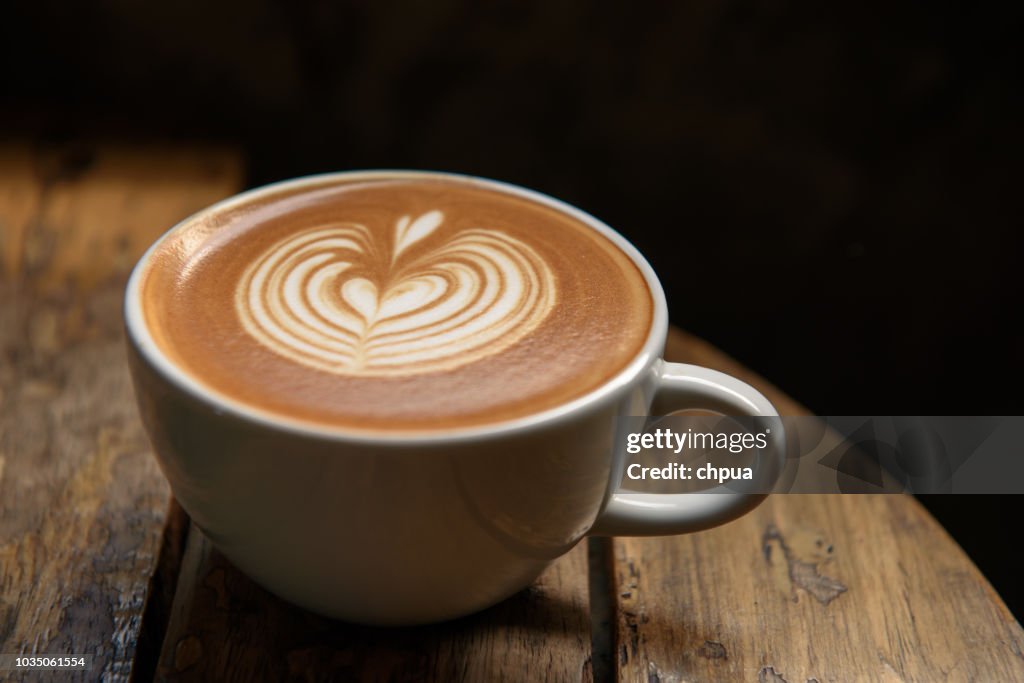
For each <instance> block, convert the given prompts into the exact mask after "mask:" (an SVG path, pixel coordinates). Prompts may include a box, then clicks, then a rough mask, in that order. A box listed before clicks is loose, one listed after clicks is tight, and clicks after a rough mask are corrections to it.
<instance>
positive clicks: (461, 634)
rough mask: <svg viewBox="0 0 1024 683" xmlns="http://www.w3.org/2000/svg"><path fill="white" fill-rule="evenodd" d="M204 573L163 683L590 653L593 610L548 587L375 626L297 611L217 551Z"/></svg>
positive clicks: (179, 613) (464, 666) (410, 672)
mask: <svg viewBox="0 0 1024 683" xmlns="http://www.w3.org/2000/svg"><path fill="white" fill-rule="evenodd" d="M199 576H201V577H202V578H201V579H199V580H198V581H197V582H196V585H195V586H194V589H193V592H192V594H191V596H190V599H188V600H187V601H186V602H187V604H186V605H184V606H181V605H176V606H175V613H174V615H173V616H172V623H171V624H170V627H169V630H168V640H167V641H165V642H164V645H163V651H162V653H161V656H160V661H159V663H158V666H157V678H158V679H161V680H164V679H172V680H212V679H216V680H236V679H237V680H306V679H309V680H313V679H318V678H322V677H324V676H329V677H331V678H334V679H337V680H399V681H401V680H420V679H422V678H424V677H426V678H429V679H431V680H465V679H467V677H468V676H471V675H472V674H471V672H472V671H474V670H479V671H480V672H481V673H483V672H485V671H486V672H494V671H500V670H502V669H506V666H505V665H507V667H508V669H507V670H511V671H515V670H517V669H520V670H521V669H522V667H523V666H525V664H524V663H523V662H507V663H503V662H500V661H499V662H495V661H491V658H492V657H494V656H495V653H496V652H501V653H509V652H515V653H517V656H518V655H521V656H522V657H524V658H533V661H538V658H539V661H544V660H546V654H547V653H550V652H551V651H552V647H553V645H554V643H553V642H552V641H553V639H556V638H558V639H568V640H572V641H573V642H572V643H571V645H572V648H573V649H574V650H576V651H579V652H587V651H589V641H590V633H589V615H588V611H587V605H586V604H585V603H579V602H575V601H572V600H567V599H566V598H565V597H564V596H558V595H555V594H554V593H553V591H551V592H549V591H545V589H544V586H543V584H539V585H534V586H531V587H530V588H527V589H526V590H523V591H521V592H519V593H517V594H516V595H514V596H512V597H511V598H509V599H507V600H505V601H504V602H502V603H499V604H498V605H495V606H494V607H491V608H489V609H487V610H484V611H482V612H479V613H477V614H473V615H470V616H467V617H463V618H460V619H456V620H453V621H449V622H445V623H441V624H431V625H426V626H418V627H370V626H360V625H355V624H349V623H345V622H341V621H336V620H332V619H329V618H327V617H322V616H319V615H316V614H313V613H311V612H308V611H306V610H303V609H301V608H299V607H296V606H294V605H291V604H290V603H287V602H285V601H284V600H282V599H280V598H278V597H276V596H275V595H273V594H271V593H270V592H268V591H266V590H265V589H263V588H261V587H260V586H258V585H257V584H256V583H254V582H253V581H252V580H251V579H249V578H248V577H247V576H245V575H244V574H243V573H242V572H241V571H240V570H238V569H236V568H235V567H234V566H233V565H232V564H231V563H230V562H229V561H228V560H227V559H226V558H225V557H224V556H223V555H221V554H220V553H219V552H217V551H216V550H212V549H210V550H209V555H208V557H207V558H206V560H205V562H204V563H203V567H202V569H201V571H200V572H199ZM180 591H181V585H180V584H179V592H180ZM180 597H181V596H180V595H179V598H180ZM553 624H557V625H559V628H552V625H553ZM489 640H512V641H516V642H517V645H518V647H515V648H509V647H502V648H495V649H493V650H492V649H491V648H489V647H487V642H488V641H489ZM505 656H508V655H505ZM524 675H525V674H524ZM310 677H312V678H310ZM524 680H525V679H524Z"/></svg>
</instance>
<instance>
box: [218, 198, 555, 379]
mask: <svg viewBox="0 0 1024 683" xmlns="http://www.w3.org/2000/svg"><path fill="white" fill-rule="evenodd" d="M443 222H444V214H443V213H442V212H441V211H439V210H432V211H428V212H426V213H423V214H422V215H420V216H418V217H415V218H413V217H412V216H403V217H402V218H401V219H399V220H398V221H397V223H396V224H395V226H394V233H393V239H392V240H391V243H390V244H382V243H381V241H382V240H380V239H376V238H377V237H378V236H380V235H381V234H382V233H381V232H380V231H373V230H371V229H369V228H368V227H367V226H365V225H362V224H358V223H335V224H330V225H324V226H318V227H315V228H311V229H308V230H304V231H301V232H297V233H295V234H292V235H289V236H288V237H286V238H284V239H281V240H280V241H278V242H276V243H274V244H273V245H271V246H270V247H269V248H268V249H266V251H265V252H264V253H263V254H262V255H260V257H259V258H257V259H256V260H254V262H253V263H252V264H251V265H250V266H249V267H248V268H247V269H246V270H245V272H244V273H243V275H242V277H241V279H240V280H239V282H238V286H237V289H236V291H235V311H236V313H237V315H238V317H239V319H240V320H241V321H242V324H243V326H244V328H245V330H246V332H247V333H248V334H249V335H251V336H252V337H253V338H254V339H256V340H257V341H258V342H259V343H260V344H261V345H262V346H263V347H265V348H266V349H268V350H270V351H272V352H274V353H275V354H278V355H279V356H283V357H286V358H288V359H290V360H293V361H295V362H297V363H302V364H304V365H306V366H309V367H312V368H316V369H318V370H323V371H326V372H331V373H335V374H339V375H349V376H367V377H374V376H389V375H402V376H407V375H410V374H417V373H426V372H432V371H438V370H451V369H453V368H457V367H459V366H462V365H467V364H469V363H472V362H475V361H478V360H480V359H482V358H484V357H486V356H489V355H492V354H496V353H500V352H501V351H502V350H504V349H505V348H508V347H509V346H511V345H513V344H515V343H516V342H518V341H519V340H521V339H522V338H523V337H525V336H526V335H528V334H530V333H531V332H532V331H533V330H534V329H536V328H537V326H538V325H540V324H541V323H542V322H543V321H544V320H545V319H546V318H547V317H548V315H549V314H550V312H551V310H552V308H553V307H554V306H555V303H556V301H557V296H558V292H557V283H556V279H555V277H554V275H553V273H552V271H551V268H550V267H549V266H548V264H547V263H545V261H544V259H543V258H541V257H540V255H538V254H537V252H536V251H535V250H534V249H532V248H531V247H530V246H528V245H527V244H526V243H524V242H523V241H521V240H518V239H516V238H514V237H512V236H511V235H508V234H506V233H504V232H501V231H498V230H491V229H487V228H471V229H465V230H461V231H459V232H458V233H456V234H455V235H454V236H450V237H448V238H447V239H439V238H437V237H436V236H435V233H436V231H437V229H438V228H439V227H440V226H441V225H442V223H443ZM432 238H434V239H432Z"/></svg>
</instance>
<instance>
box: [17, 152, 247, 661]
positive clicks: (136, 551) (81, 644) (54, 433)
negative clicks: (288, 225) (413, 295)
mask: <svg viewBox="0 0 1024 683" xmlns="http://www.w3.org/2000/svg"><path fill="white" fill-rule="evenodd" d="M240 183H241V164H240V163H239V161H238V158H237V156H236V155H234V154H231V153H227V152H224V151H218V150H207V151H198V152H197V151H181V150H175V149H172V148H155V147H154V148H149V149H142V150H140V149H126V148H117V147H107V148H104V149H103V150H102V151H99V152H98V151H97V150H95V149H94V148H91V147H75V148H71V147H62V148H60V149H55V148H53V149H44V148H39V147H31V146H28V145H22V146H13V145H9V146H3V147H0V269H2V274H0V351H2V356H0V652H2V653H45V654H70V653H78V654H90V655H92V656H93V662H94V663H93V668H92V669H91V670H90V671H88V672H84V673H83V672H78V673H77V674H71V675H68V674H66V673H62V674H59V675H58V674H49V675H45V674H44V675H42V676H40V674H39V673H37V672H32V673H26V672H22V673H21V674H9V673H8V672H0V679H3V678H4V677H5V675H11V676H12V677H14V678H15V679H17V678H18V677H21V678H24V679H25V680H37V679H38V678H52V679H53V680H68V679H69V678H70V679H79V680H89V681H93V680H101V679H102V680H105V681H123V680H127V679H128V676H129V672H130V669H131V666H132V662H133V659H134V658H135V654H136V642H137V639H138V635H139V630H140V625H141V620H142V616H143V607H144V603H145V599H146V595H147V592H148V591H149V589H148V585H149V583H150V580H151V577H153V576H154V569H155V567H156V564H157V552H158V548H159V546H160V543H161V538H162V534H163V530H164V521H165V514H166V510H167V508H168V487H167V485H166V483H165V481H164V479H163V476H162V475H161V474H160V472H159V470H158V469H157V467H156V463H155V461H154V460H153V458H152V456H151V455H150V452H149V444H148V443H147V441H146V438H145V436H144V434H143V432H142V428H141V425H140V424H139V420H138V417H137V415H136V411H135V406H134V401H133V399H132V394H131V388H130V386H129V379H128V373H127V369H126V366H125V358H124V347H123V344H122V340H121V300H122V291H123V287H124V282H125V279H126V276H127V273H128V270H129V269H130V267H131V265H132V264H133V263H134V261H135V260H136V259H137V258H138V256H139V255H140V254H141V253H142V251H143V249H144V248H145V247H146V246H148V244H149V243H150V242H151V241H152V240H153V239H154V238H155V237H156V236H157V235H159V234H160V233H161V232H162V231H163V230H165V229H167V228H168V227H170V226H171V225H172V224H174V223H175V222H176V221H177V220H179V219H180V218H182V217H183V216H185V215H187V214H189V213H191V212H193V211H195V210H197V209H199V208H201V207H203V206H205V205H207V204H209V203H210V202H212V201H215V200H217V199H220V198H222V197H224V196H225V195H228V194H231V193H232V192H233V191H234V190H236V189H237V188H238V187H239V185H240ZM154 588H155V589H159V586H154ZM153 592H154V594H155V593H156V592H157V590H154V591H153ZM153 604H154V606H156V603H155V602H154V603H153Z"/></svg>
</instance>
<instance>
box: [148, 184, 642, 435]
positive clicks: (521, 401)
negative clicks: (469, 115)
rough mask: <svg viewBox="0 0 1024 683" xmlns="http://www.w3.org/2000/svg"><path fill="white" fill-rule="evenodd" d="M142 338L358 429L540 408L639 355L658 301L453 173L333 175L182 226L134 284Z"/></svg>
mask: <svg viewBox="0 0 1024 683" xmlns="http://www.w3.org/2000/svg"><path fill="white" fill-rule="evenodd" d="M142 275H143V279H142V285H141V297H142V304H143V310H144V312H145V322H146V325H147V327H148V329H149V331H150V333H151V335H152V336H153V339H154V340H155V341H156V343H157V345H158V346H159V347H160V350H161V351H162V352H163V354H164V355H165V356H167V357H168V358H169V359H170V360H171V362H172V363H174V364H175V365H176V366H177V367H179V368H180V369H181V370H182V371H184V372H185V373H187V374H189V375H190V376H192V377H193V378H194V379H195V380H197V381H198V382H199V383H200V384H202V385H205V386H206V387H207V388H209V389H210V390H212V391H214V392H216V393H219V394H221V395H223V396H225V397H227V398H229V399H231V400H233V401H235V402H238V403H241V404H245V405H248V406H250V407H252V408H254V409H257V410H259V411H264V412H268V413H271V414H277V415H281V416H284V417H287V418H290V419H294V420H299V421H303V422H309V423H314V424H320V425H327V426H333V427H341V428H348V429H353V430H360V431H373V432H380V431H424V430H426V431H429V430H435V429H442V430H443V429H451V428H459V427H470V426H481V425H487V424H494V423H499V422H502V421H506V420H510V419H514V418H518V417H523V416H526V415H529V414H532V413H537V412H541V411H544V410H547V409H550V408H553V407H555V406H558V405H560V404H563V403H565V402H567V401H570V400H572V399H574V398H577V397H579V396H582V395H584V394H586V393H588V392H590V391H592V390H594V389H596V388H597V387H599V386H601V385H602V384H603V383H605V382H607V381H608V380H609V379H611V378H612V377H613V376H614V375H615V374H616V373H618V372H619V371H621V370H622V369H623V368H625V367H626V365H628V364H629V362H630V361H631V360H633V359H634V358H635V357H636V356H637V354H638V353H639V352H640V349H641V347H642V346H643V344H644V342H645V340H646V339H647V336H648V333H649V331H650V327H651V319H652V308H653V304H652V299H651V294H650V292H649V289H648V286H647V284H646V281H645V279H644V277H643V275H642V274H641V272H640V271H639V270H638V268H637V266H636V265H635V264H634V263H633V261H632V260H631V259H630V258H629V257H628V256H626V255H625V254H624V253H622V251H620V250H619V248H618V247H616V246H615V245H614V244H613V243H612V242H611V241H610V240H609V239H608V238H606V237H605V236H603V235H602V234H600V233H599V232H598V231H596V230H595V229H594V228H592V227H590V226H589V225H587V224H586V223H584V222H583V221H582V220H580V219H578V218H576V217H574V216H571V215H569V214H568V213H565V212H562V211H559V210H557V209H556V208H554V207H551V206H548V205H546V204H544V203H541V202H538V201H533V200H531V199H529V198H526V197H523V196H519V195H518V194H515V193H513V192H507V191H504V190H502V189H500V188H496V187H494V186H491V185H487V184H482V183H478V182H474V181H472V180H468V179H459V178H455V177H448V176H431V175H426V176H421V177H416V176H403V175H401V174H396V175H395V176H393V177H388V176H381V175H372V176H349V177H348V178H346V177H345V176H339V177H334V178H331V177H325V178H324V179H321V180H316V181H311V182H306V183H303V184H301V185H284V186H280V187H278V188H272V189H270V190H266V191H264V192H262V193H259V194H258V195H256V196H255V197H253V198H251V199H249V200H245V201H242V202H240V203H237V202H236V203H234V204H230V205H228V206H227V207H225V208H222V209H218V210H214V211H208V212H205V213H202V214H199V215H198V216H196V217H194V218H193V219H190V220H189V221H186V222H185V223H184V224H182V225H181V226H179V227H178V228H176V229H175V230H174V231H172V232H171V233H170V234H168V235H167V236H166V237H165V238H164V239H163V240H162V241H161V242H160V243H159V244H158V245H157V247H156V248H155V252H154V253H153V255H152V256H151V258H150V260H149V262H148V265H147V269H146V271H145V272H144V273H143V274H142Z"/></svg>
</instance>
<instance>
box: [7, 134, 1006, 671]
mask: <svg viewBox="0 0 1024 683" xmlns="http://www.w3.org/2000/svg"><path fill="white" fill-rule="evenodd" d="M240 184H241V164H240V162H239V160H238V158H237V156H235V155H233V154H231V153H230V152H225V151H217V150H205V151H195V150H188V149H184V150H182V149H172V148H148V149H127V148H116V147H104V148H100V149H99V150H97V149H94V148H89V147H80V148H68V147H63V148H60V149H40V148H31V147H27V146H22V147H11V146H8V147H0V269H2V278H0V348H2V350H3V355H2V357H0V652H8V653H10V652H19V653H20V652H24V653H31V652H36V653H51V654H52V653H71V652H75V653H89V654H92V655H94V657H95V666H94V668H93V669H92V670H91V671H89V672H88V673H87V674H86V675H81V676H79V677H78V678H79V679H80V680H99V679H103V680H111V681H118V680H126V679H127V678H128V677H129V673H131V677H132V678H133V679H134V680H137V681H145V680H149V679H150V678H152V677H154V676H156V677H157V678H159V679H161V680H218V681H231V680H239V681H242V680H260V679H265V680H299V681H305V680H324V679H336V680H345V679H359V680H371V681H372V680H443V681H456V680H463V681H481V680H501V679H503V680H510V681H518V680H523V681H535V680H558V681H562V680H585V681H586V680H596V681H599V682H600V681H607V680H614V679H618V680H623V681H664V682H668V681H717V680H722V681H759V682H760V681H765V682H769V683H778V682H779V681H789V682H790V683H805V682H806V681H811V680H815V681H818V682H819V683H825V681H853V680H856V681H860V680H864V681H1014V680H1024V660H1022V655H1021V652H1022V650H1024V637H1022V632H1021V629H1020V626H1019V625H1018V624H1017V623H1016V622H1015V621H1014V619H1013V618H1012V616H1011V615H1010V614H1009V613H1008V612H1007V610H1006V608H1005V607H1004V606H1003V604H1002V602H1001V601H1000V600H999V598H998V596H996V595H995V594H994V592H993V591H992V589H991V587H990V586H989V585H988V583H987V582H986V581H985V580H984V578H983V577H982V576H981V575H980V574H979V573H978V571H977V569H975V567H974V566H973V565H972V564H971V562H970V561H969V560H968V559H967V558H966V557H965V556H964V554H963V553H962V551H961V550H960V549H959V548H958V547H957V546H956V544H955V543H954V542H953V541H952V540H951V539H950V538H949V536H948V535H947V534H946V533H945V532H944V531H943V530H942V529H941V528H940V527H939V526H938V525H937V524H936V523H935V522H934V521H933V520H932V519H931V518H930V517H929V516H928V515H927V513H926V512H925V511H924V510H923V509H922V508H921V507H920V506H919V505H917V503H916V502H915V501H914V500H913V499H910V498H907V497H902V496H851V495H847V496H820V495H819V496H810V495H806V496H796V495H789V496H775V497H773V498H771V499H770V500H769V501H768V502H767V503H765V504H764V505H762V506H761V507H760V508H758V509H757V510H756V511H754V512H753V513H752V514H750V515H748V516H746V517H744V518H743V519H741V520H738V521H736V522H733V523H732V524H729V525H727V526H725V527H722V528H719V529H716V530H712V531H709V532H704V533H700V534H695V535H691V536H685V537H676V538H653V539H613V540H607V539H593V540H592V541H591V542H590V543H589V548H588V547H587V545H584V544H581V545H580V546H579V547H577V548H576V549H575V550H574V551H573V552H572V553H570V554H569V555H567V556H566V557H565V558H563V559H562V560H560V561H559V562H557V563H555V564H554V565H553V566H552V567H551V569H550V570H549V571H548V572H547V573H546V574H545V575H544V576H543V577H542V579H541V580H540V581H539V582H538V583H537V584H536V585H535V586H534V587H532V588H531V589H529V590H528V591H525V592H523V593H521V594H520V595H517V596H515V597H514V598H512V599H510V600H509V601H506V602H505V603H502V604H501V605H498V606H496V607H494V608H492V609H490V610H487V611H485V612H482V613H480V614H477V615H473V616H470V617H467V618H465V619H461V620H458V621H455V622H452V623H449V624H443V625H439V626H432V627H423V628H416V629H371V628H360V627H355V626H350V625H346V624H341V623H338V622H333V621H330V620H326V619H322V618H320V617H317V616H314V615H311V614H309V613H306V612H303V611H302V610H299V609H297V608H294V607H291V606H290V605H288V604H286V603H284V602H282V601H280V600H278V599H277V598H275V597H273V596H271V595H269V594H268V593H266V592H265V591H263V590H262V589H261V588H259V587H257V586H256V585H255V584H253V583H252V582H251V581H249V580H248V579H247V578H246V577H245V576H243V575H242V574H241V573H239V572H238V571H237V570H236V569H234V568H233V567H232V566H231V565H230V564H229V563H228V562H227V561H225V560H224V558H223V557H222V556H220V555H219V554H218V553H217V552H216V551H214V550H212V549H211V547H210V546H209V543H208V542H207V541H206V540H205V539H204V538H203V536H202V535H201V534H200V533H199V532H197V531H195V530H191V529H190V528H189V522H188V519H187V517H186V516H185V514H184V513H183V512H182V511H181V509H180V508H179V507H177V506H176V504H174V503H173V501H172V502H171V503H170V504H168V500H167V493H168V492H167V487H166V484H165V483H164V481H163V478H162V477H161V475H160V473H159V471H158V470H157V468H156V466H155V463H154V460H153V459H152V457H151V455H150V453H149V447H148V444H147V443H146V441H145V437H144V435H143V433H142V431H141V427H140V425H139V423H138V419H137V417H136V414H135V408H134V403H133V401H132V398H131V393H130V387H129V384H128V379H127V374H126V371H125V367H124V362H123V345H122V339H121V328H120V302H121V292H122V288H123V285H124V280H125V276H126V274H127V271H128V269H129V268H130V266H131V264H132V263H133V262H134V260H135V259H136V258H137V256H138V254H139V253H140V252H141V251H142V249H143V248H144V247H145V246H146V245H148V244H149V243H150V242H151V241H152V239H153V238H154V237H155V236H156V235H157V234H158V233H159V232H160V231H162V230H163V229H165V228H166V227H168V226H169V225H170V224H172V223H173V222H175V221H176V220H178V219H179V218H181V217H183V216H185V215H187V214H188V213H190V212H192V211H193V210H195V209H198V208H200V207H202V206H205V205H207V204H209V203H210V202H212V201H214V200H216V199H218V198H220V197H222V196H225V195H227V194H230V193H231V192H233V191H234V190H236V189H237V188H238V187H239V185H240ZM668 355H669V357H670V358H674V359H677V360H685V361H688V362H694V363H698V364H701V365H707V366H710V367H715V368H718V369H721V370H724V371H726V372H730V373H732V374H735V375H738V376H740V377H743V378H745V379H747V380H748V381H750V382H752V383H753V384H755V385H756V386H758V387H760V388H762V390H763V391H765V393H767V394H768V395H769V397H770V398H771V399H772V400H773V401H774V402H775V403H776V405H777V406H778V407H779V408H780V410H781V411H782V412H783V413H784V414H790V415H793V414H801V413H803V412H805V411H804V410H803V408H801V407H800V406H799V405H798V404H796V403H795V402H793V401H792V400H790V399H789V398H787V397H786V396H784V395H783V394H781V393H780V392H779V391H778V390H776V389H774V388H773V387H771V386H768V385H767V384H766V383H765V382H764V381H763V380H761V379H760V378H757V377H754V376H752V375H751V374H750V373H749V371H747V370H746V369H744V368H743V367H742V366H740V365H739V364H737V363H736V362H735V361H733V360H731V359H729V358H727V357H726V356H724V355H723V354H721V353H720V352H718V351H717V350H715V349H714V348H713V347H711V346H709V345H708V344H706V343H704V342H701V341H700V340H698V339H696V338H694V337H691V336H688V335H684V334H682V333H679V332H678V331H673V333H672V337H671V339H670V344H669V350H668ZM588 550H589V556H588ZM588 582H589V589H588ZM2 677H3V674H0V678H2ZM35 678H37V677H36V676H33V677H32V679H31V680H35ZM52 678H53V679H54V680H58V679H59V680H64V679H66V676H64V675H61V676H59V677H56V676H54V677H52ZM26 680H29V679H27V678H26Z"/></svg>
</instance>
